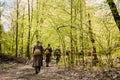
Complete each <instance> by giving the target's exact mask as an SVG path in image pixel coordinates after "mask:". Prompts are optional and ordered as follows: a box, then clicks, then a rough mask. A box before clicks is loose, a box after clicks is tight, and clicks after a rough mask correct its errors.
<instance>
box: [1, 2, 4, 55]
mask: <svg viewBox="0 0 120 80" xmlns="http://www.w3.org/2000/svg"><path fill="white" fill-rule="evenodd" d="M4 5H5V3H4V2H3V3H2V2H1V3H0V53H2V32H3V25H2V20H1V16H2V12H3V6H4Z"/></svg>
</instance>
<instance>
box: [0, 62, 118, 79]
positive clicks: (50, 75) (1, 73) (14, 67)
mask: <svg viewBox="0 0 120 80" xmlns="http://www.w3.org/2000/svg"><path fill="white" fill-rule="evenodd" d="M9 65H10V66H8V67H7V65H4V66H5V68H1V67H0V80H120V69H117V70H116V69H110V70H107V71H101V70H99V71H96V72H94V71H86V70H81V71H78V70H74V69H73V70H68V69H65V68H60V67H57V65H56V64H55V60H52V61H51V63H50V67H45V62H44V66H43V67H42V68H41V71H40V73H39V74H35V71H34V68H33V67H32V66H31V64H29V65H23V64H14V63H10V64H9ZM0 66H1V65H0ZM2 66H3V65H2Z"/></svg>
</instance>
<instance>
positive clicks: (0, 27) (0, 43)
mask: <svg viewBox="0 0 120 80" xmlns="http://www.w3.org/2000/svg"><path fill="white" fill-rule="evenodd" d="M1 15H2V13H1V12H0V53H2V22H1Z"/></svg>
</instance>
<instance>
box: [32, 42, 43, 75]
mask: <svg viewBox="0 0 120 80" xmlns="http://www.w3.org/2000/svg"><path fill="white" fill-rule="evenodd" d="M42 51H43V47H42V45H41V44H40V41H37V43H36V45H35V46H34V48H33V67H34V68H35V73H36V74H38V73H39V72H40V69H41V64H42Z"/></svg>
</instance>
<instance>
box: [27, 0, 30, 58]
mask: <svg viewBox="0 0 120 80" xmlns="http://www.w3.org/2000/svg"><path fill="white" fill-rule="evenodd" d="M30 23H31V20H30V1H29V0H28V41H27V57H28V59H30V36H31V35H30V34H31V25H30Z"/></svg>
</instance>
